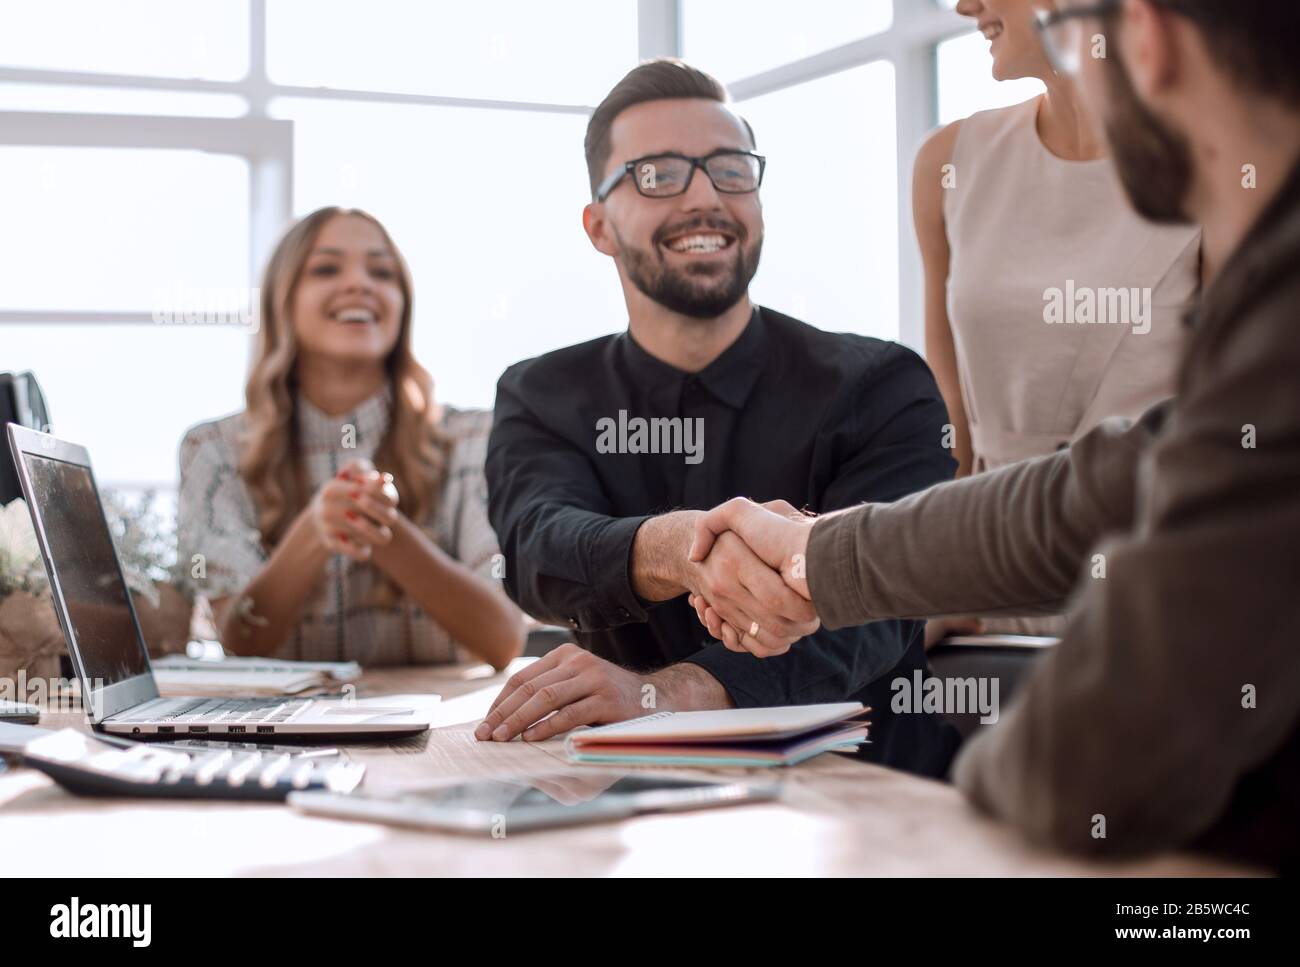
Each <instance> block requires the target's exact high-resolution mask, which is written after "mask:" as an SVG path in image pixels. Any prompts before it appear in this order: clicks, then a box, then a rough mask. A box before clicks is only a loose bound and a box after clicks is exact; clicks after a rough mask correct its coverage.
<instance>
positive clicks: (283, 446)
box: [239, 207, 451, 547]
mask: <svg viewBox="0 0 1300 967" xmlns="http://www.w3.org/2000/svg"><path fill="white" fill-rule="evenodd" d="M337 215H357V216H360V217H361V218H364V219H366V220H367V221H369V222H370V223H371V224H372V225H374V226H375V227H376V228H377V229H379V232H380V234H381V235H383V237H384V241H386V242H387V243H388V247H389V248H390V249H391V250H392V252H393V256H394V259H395V261H396V262H397V280H398V285H399V286H400V287H401V290H402V295H403V296H404V297H405V298H404V300H403V307H402V319H401V330H400V332H399V333H398V337H397V343H396V345H394V347H393V350H392V352H390V353H389V354H388V358H387V359H386V360H385V361H384V368H385V370H386V372H387V376H388V383H389V386H390V387H391V389H392V395H393V405H392V411H391V416H390V420H389V425H388V432H387V433H386V434H385V435H384V438H383V440H382V441H381V442H380V444H379V447H378V449H377V450H376V451H375V457H374V462H375V466H376V467H377V468H378V469H379V470H381V471H387V472H388V473H391V474H392V475H393V481H394V483H395V484H396V486H397V492H398V494H399V495H400V501H401V503H400V507H401V510H402V512H403V513H404V514H406V516H407V517H409V518H410V519H411V520H412V521H414V522H415V523H416V525H417V526H418V525H421V524H423V522H424V520H425V517H426V515H427V514H428V513H429V512H430V511H431V510H432V509H433V507H434V505H435V503H436V501H437V497H438V494H439V492H440V490H441V485H442V481H443V477H444V475H445V473H446V469H447V460H448V457H449V455H450V451H451V440H450V438H449V437H448V436H447V434H446V433H444V432H443V431H442V429H441V428H440V427H439V417H440V408H439V407H438V404H437V403H436V401H435V400H434V396H433V378H432V377H431V376H430V375H429V373H428V371H427V370H426V369H425V368H424V367H423V366H421V365H420V364H419V362H417V361H416V359H415V356H414V355H413V354H412V352H411V297H412V293H411V289H412V286H411V273H410V269H409V268H407V265H406V261H405V259H403V258H402V255H401V252H400V251H399V250H398V248H397V246H396V245H394V244H393V240H392V238H391V237H390V236H389V234H388V232H387V230H386V229H385V228H384V226H383V225H381V224H380V223H379V220H378V219H376V218H375V217H374V216H373V215H370V214H368V213H366V212H364V211H360V210H359V209H355V208H338V207H329V208H321V209H318V210H317V211H314V212H312V213H311V214H310V215H308V216H306V217H305V218H303V219H302V220H301V221H299V222H297V223H296V224H295V225H293V226H292V227H291V228H290V229H289V230H288V231H287V232H285V234H284V237H282V238H281V239H280V242H279V244H278V245H276V247H275V251H274V252H273V253H271V258H270V261H268V262H267V264H266V272H265V273H264V275H263V277H262V292H261V301H260V307H261V326H260V328H259V330H258V337H257V351H256V355H255V356H254V359H253V365H252V367H251V369H250V371H249V376H248V384H247V386H246V387H245V399H246V401H247V406H246V411H245V423H244V427H245V430H244V437H243V440H242V451H241V457H240V461H239V473H240V475H241V476H242V477H243V479H244V483H245V484H246V485H247V487H248V489H249V492H250V493H251V494H252V496H253V503H254V506H255V507H256V508H257V522H258V529H259V530H260V531H261V534H262V540H263V542H264V543H265V544H266V545H267V546H268V547H270V546H273V545H275V544H276V543H278V542H279V540H280V539H281V538H282V537H283V536H284V533H285V531H286V530H287V529H288V527H289V524H290V523H291V522H292V521H293V519H294V517H296V516H297V515H298V514H299V513H300V512H301V511H302V509H303V508H304V507H305V506H306V505H307V502H308V501H309V500H310V499H311V493H310V491H309V490H308V488H307V485H306V481H305V478H304V474H303V467H302V457H301V451H300V448H299V446H298V440H297V433H298V420H297V407H298V385H297V383H298V376H297V362H298V340H297V337H296V336H295V335H294V329H293V321H292V308H293V299H294V293H295V292H296V291H297V287H298V281H299V279H300V278H301V276H302V269H303V265H304V263H305V262H306V261H307V256H308V254H309V253H310V252H311V250H312V246H313V245H314V244H315V243H316V237H317V235H319V234H320V230H321V228H322V227H323V226H324V225H325V223H326V222H327V221H329V220H330V219H331V218H334V217H335V216H337Z"/></svg>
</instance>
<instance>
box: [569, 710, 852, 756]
mask: <svg viewBox="0 0 1300 967" xmlns="http://www.w3.org/2000/svg"><path fill="white" fill-rule="evenodd" d="M870 711H871V709H869V708H865V707H863V705H862V703H861V702H836V703H833V704H829V705H783V706H776V707H772V708H735V709H719V710H717V711H708V712H656V713H655V714H653V715H645V716H642V717H641V718H636V719H629V720H628V721H626V722H615V723H614V724H612V725H602V726H600V727H598V728H594V729H580V730H577V731H575V732H571V733H570V734H569V736H568V738H566V739H565V740H564V750H565V752H566V754H567V755H568V756H569V758H570V760H571V761H573V762H602V763H619V764H623V765H680V766H791V765H794V764H795V763H798V762H803V761H804V760H806V759H811V758H812V757H813V756H815V755H820V754H821V753H823V752H828V751H830V750H832V749H841V748H852V747H853V746H858V745H861V744H863V743H864V742H867V741H869V731H870V723H869V722H868V721H867V714H868V713H869V712H870Z"/></svg>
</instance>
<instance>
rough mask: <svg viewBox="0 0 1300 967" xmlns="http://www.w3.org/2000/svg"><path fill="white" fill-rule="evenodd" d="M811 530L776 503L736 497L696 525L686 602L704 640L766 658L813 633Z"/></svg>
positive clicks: (803, 520) (782, 503)
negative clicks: (693, 580) (694, 577)
mask: <svg viewBox="0 0 1300 967" xmlns="http://www.w3.org/2000/svg"><path fill="white" fill-rule="evenodd" d="M812 525H813V518H812V517H809V516H808V515H806V514H803V513H801V512H799V511H798V510H796V509H795V508H794V507H793V506H791V505H790V504H789V503H787V502H786V501H784V500H773V501H769V502H768V503H765V504H756V503H754V502H753V501H752V500H747V499H745V498H744V497H736V498H733V499H732V500H729V501H727V502H726V503H725V504H721V505H719V506H718V507H715V508H714V509H713V510H711V511H708V512H707V513H705V514H703V515H701V516H700V517H699V518H698V519H697V521H696V523H695V539H694V542H693V543H692V545H691V549H690V553H689V559H690V560H691V561H692V562H696V563H699V564H700V565H701V569H702V572H701V573H702V574H703V575H704V578H703V579H702V580H701V581H700V582H699V586H698V587H696V588H694V589H692V592H691V595H690V598H689V600H690V603H691V606H692V607H693V608H695V613H696V614H697V615H698V616H699V619H700V622H701V623H702V624H703V625H704V626H705V627H706V628H708V629H709V634H711V635H713V637H715V638H717V639H718V640H719V641H721V642H722V643H723V644H724V645H725V646H726V647H727V648H729V649H731V650H732V651H747V652H750V653H751V654H753V655H756V656H758V657H759V658H769V657H772V656H773V655H781V654H784V653H785V652H787V651H789V650H790V646H791V645H792V644H794V642H796V641H798V640H799V639H800V638H802V637H804V636H805V635H810V634H812V633H813V632H814V631H816V630H817V629H818V628H819V627H821V622H820V621H819V620H818V618H817V612H816V611H815V610H814V608H813V606H812V596H811V595H810V594H809V591H808V580H807V575H806V555H807V550H808V534H809V532H810V531H811V530H812ZM719 558H720V559H719ZM714 563H716V564H718V565H719V566H717V567H709V566H708V565H710V564H714Z"/></svg>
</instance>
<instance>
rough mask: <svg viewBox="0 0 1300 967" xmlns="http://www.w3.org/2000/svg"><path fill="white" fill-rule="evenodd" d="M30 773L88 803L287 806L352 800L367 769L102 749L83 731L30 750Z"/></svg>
mask: <svg viewBox="0 0 1300 967" xmlns="http://www.w3.org/2000/svg"><path fill="white" fill-rule="evenodd" d="M21 759H22V763H23V765H26V766H29V767H31V768H33V769H36V770H38V771H40V772H43V773H45V774H46V775H47V776H49V777H50V778H51V779H53V780H54V781H55V782H57V783H58V784H59V785H61V786H63V788H65V789H67V790H68V791H69V792H74V793H77V794H79V795H85V796H148V797H152V798H162V799H260V800H272V801H283V800H284V799H285V798H286V797H287V796H288V795H289V793H291V792H304V791H310V790H316V791H320V792H334V793H350V792H352V790H354V789H355V788H356V787H357V786H358V785H360V783H361V778H362V776H363V775H364V774H365V766H363V765H361V764H360V763H358V762H350V761H347V760H345V759H342V758H341V757H337V756H336V757H333V758H331V759H326V760H321V759H318V758H315V757H312V756H307V755H295V754H293V753H291V752H268V751H263V750H261V749H256V748H252V749H248V748H243V749H239V748H212V749H176V748H172V747H169V746H164V745H145V744H139V745H130V746H128V747H123V746H121V745H118V744H109V743H107V742H103V741H101V740H100V739H98V738H96V737H95V736H93V735H87V734H86V733H84V732H79V731H77V730H76V729H63V730H62V731H59V732H51V733H47V734H44V735H41V736H39V737H37V738H34V739H32V740H31V741H29V742H28V743H26V744H25V745H24V746H23V748H22V752H21Z"/></svg>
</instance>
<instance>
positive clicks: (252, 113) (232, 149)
mask: <svg viewBox="0 0 1300 967" xmlns="http://www.w3.org/2000/svg"><path fill="white" fill-rule="evenodd" d="M875 2H881V3H885V2H891V0H875ZM892 2H893V4H894V19H893V23H892V24H891V26H890V27H889V28H888V29H887V30H884V31H881V32H880V33H877V34H874V35H872V36H869V37H863V38H860V39H857V40H854V41H851V42H849V43H846V44H843V45H842V46H839V47H835V48H832V49H830V50H825V51H821V52H820V53H816V54H813V55H811V56H809V57H804V58H801V59H799V60H795V61H791V62H789V63H785V64H781V65H779V66H777V67H774V68H772V69H770V70H766V71H763V72H762V73H759V74H755V75H753V76H751V77H745V78H741V79H730V78H723V80H725V81H727V82H728V87H729V89H730V91H731V94H732V97H733V99H734V100H735V101H736V102H738V103H743V102H744V101H747V100H750V99H752V98H756V97H761V96H763V95H766V94H771V93H773V92H775V91H780V90H783V89H785V88H789V87H794V86H796V85H798V84H802V83H805V82H807V81H811V80H815V79H817V78H820V77H826V76H828V75H831V74H836V73H839V72H840V71H845V70H850V69H852V68H854V67H859V66H862V65H864V64H868V63H871V62H873V61H877V60H887V61H889V62H890V63H891V64H892V65H893V67H894V77H895V98H896V103H895V124H896V128H897V130H896V143H897V145H898V166H897V167H898V255H899V259H898V261H899V320H898V323H899V341H900V342H903V343H905V344H907V345H909V346H911V347H913V348H914V349H917V350H918V351H923V348H924V319H923V312H924V304H923V298H922V277H921V261H920V254H919V251H918V249H917V246H916V242H915V239H914V237H913V232H912V213H911V182H912V159H913V157H914V155H915V152H916V150H917V148H918V147H919V146H920V144H921V142H922V140H923V139H924V138H925V136H926V135H927V133H928V132H929V131H930V130H931V129H932V128H933V127H934V126H935V125H936V124H937V123H938V93H937V91H938V78H937V74H936V61H935V49H936V47H937V45H938V44H939V43H940V42H941V41H943V40H946V39H948V38H950V37H953V36H956V35H958V34H961V33H965V32H967V31H969V29H970V28H969V25H968V24H967V23H965V21H964V19H963V18H962V17H960V16H959V15H958V14H956V13H954V12H953V11H951V10H948V9H945V8H943V7H941V6H940V5H939V4H937V3H936V2H935V0H892ZM249 7H250V9H249V69H248V73H247V75H246V76H245V77H243V78H241V79H239V80H236V81H214V80H199V79H183V78H169V77H147V76H139V75H122V74H100V73H89V72H80V71H56V70H40V69H29V68H6V67H0V82H18V83H28V84H45V85H63V86H81V87H112V88H133V89H137V90H155V91H170V92H187V93H222V94H235V95H238V96H240V97H242V98H244V100H245V101H246V102H247V104H248V113H247V115H246V116H244V117H240V118H200V117H158V116H148V115H135V114H132V115H108V114H63V113H38V112H22V111H13V112H0V144H9V145H60V146H67V147H72V146H81V147H146V148H148V147H151V148H191V149H194V148H197V149H199V150H205V151H218V152H222V153H228V154H237V155H240V156H242V157H245V158H247V159H248V161H249V163H250V166H251V167H250V171H251V179H252V180H251V191H250V199H249V204H250V209H251V210H250V213H249V214H250V217H249V230H250V236H251V237H250V240H249V241H250V245H249V252H250V258H251V263H252V264H251V265H250V276H249V277H250V280H252V279H256V278H257V277H258V275H259V273H260V268H261V265H262V263H263V261H264V260H265V258H266V257H267V256H268V255H269V253H270V248H271V245H272V244H273V243H274V239H275V238H276V236H277V234H278V232H280V231H281V230H282V228H283V226H284V225H285V224H286V223H287V222H288V219H289V218H290V216H291V214H292V199H293V134H292V132H293V127H292V122H289V121H276V120H272V119H270V118H269V117H268V115H267V105H268V104H269V103H270V101H271V100H272V99H273V98H278V97H301V98H312V99H316V100H337V101H363V102H368V103H378V104H384V103H387V104H423V105H437V106H442V107H470V108H479V109H483V108H487V109H498V110H508V111H537V112H545V113H559V114H582V115H586V114H590V113H591V110H592V106H591V105H584V104H556V103H544V102H532V101H511V100H494V99H482V98H470V97H446V96H439V95H430V94H398V93H385V92H377V91H361V90H348V89H342V88H329V87H302V86H296V85H287V84H274V83H272V82H271V81H270V79H269V77H268V75H267V70H266V0H249ZM682 36H683V24H682V10H681V2H680V0H637V51H638V54H639V56H640V57H641V58H642V59H645V58H649V57H660V56H680V54H681V50H682ZM250 284H252V283H251V281H250ZM15 322H23V323H32V322H51V323H53V322H104V323H117V324H121V323H142V322H152V313H151V312H146V311H143V310H142V311H139V312H137V311H129V312H65V311H61V310H57V309H54V310H44V311H40V312H32V311H14V310H11V309H9V308H6V307H4V306H0V325H3V324H5V323H15Z"/></svg>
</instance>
